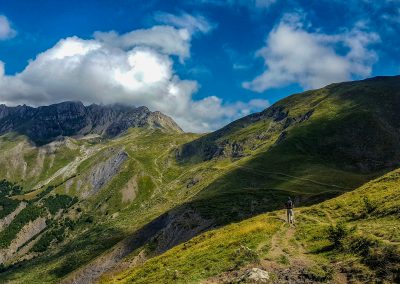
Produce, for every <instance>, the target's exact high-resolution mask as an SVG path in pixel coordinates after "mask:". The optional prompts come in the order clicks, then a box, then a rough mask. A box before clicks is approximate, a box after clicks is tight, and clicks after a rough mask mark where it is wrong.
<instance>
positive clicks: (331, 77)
mask: <svg viewBox="0 0 400 284" xmlns="http://www.w3.org/2000/svg"><path fill="white" fill-rule="evenodd" d="M379 40H380V39H379V36H378V35H377V34H375V33H371V32H367V31H366V30H365V27H364V25H363V24H362V23H358V24H357V25H356V26H355V27H354V28H353V29H351V30H347V31H344V32H342V33H340V34H334V35H328V34H323V33H319V32H309V31H307V29H306V27H305V25H304V24H303V19H302V18H301V17H300V16H299V15H297V14H288V15H286V16H285V17H284V18H283V19H282V21H281V22H280V23H279V24H278V25H277V26H276V27H275V28H274V29H273V30H272V31H271V32H270V33H269V35H268V38H267V40H266V45H265V47H263V48H262V49H260V50H259V51H258V52H257V54H256V55H257V56H259V57H261V58H263V60H264V63H265V67H266V70H265V71H264V72H263V73H262V74H261V75H259V76H257V77H256V78H255V79H254V80H252V81H250V82H245V83H243V86H244V87H245V88H247V89H250V90H253V91H256V92H263V91H265V90H267V89H271V88H277V87H282V86H286V85H289V84H291V83H299V84H300V85H301V86H302V87H304V88H318V87H321V86H324V85H326V84H328V83H332V82H339V81H345V80H348V79H351V78H352V77H354V76H355V77H365V76H368V75H370V74H371V71H372V65H373V63H375V62H376V60H377V54H376V53H375V52H374V51H372V50H369V49H368V47H369V46H370V45H371V44H374V43H376V42H378V41H379Z"/></svg>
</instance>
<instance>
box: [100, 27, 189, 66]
mask: <svg viewBox="0 0 400 284" xmlns="http://www.w3.org/2000/svg"><path fill="white" fill-rule="evenodd" d="M94 38H95V39H96V40H98V41H100V42H102V43H105V44H107V45H111V46H115V47H118V48H122V49H124V50H129V49H131V48H132V47H135V46H148V47H152V48H154V49H156V50H157V51H158V52H161V53H164V54H169V55H177V56H179V58H180V59H181V60H184V59H185V58H188V57H189V56H190V38H191V33H190V32H189V31H188V30H187V29H177V28H174V27H171V26H154V27H152V28H150V29H139V30H134V31H132V32H129V33H126V34H123V35H119V34H118V33H117V32H115V31H111V32H95V33H94Z"/></svg>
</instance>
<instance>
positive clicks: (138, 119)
mask: <svg viewBox="0 0 400 284" xmlns="http://www.w3.org/2000/svg"><path fill="white" fill-rule="evenodd" d="M130 127H141V128H148V129H161V130H163V131H172V132H178V133H179V132H182V130H181V129H180V127H179V126H178V125H177V124H176V123H175V122H174V121H173V120H172V119H171V118H170V117H168V116H166V115H164V114H162V113H161V112H158V111H156V112H151V111H150V110H149V109H148V108H147V107H138V108H136V107H129V106H123V105H109V106H103V105H96V104H92V105H89V106H84V105H83V104H82V103H81V102H62V103H59V104H54V105H50V106H43V107H38V108H33V107H29V106H25V105H24V106H17V107H7V106H5V105H0V134H5V133H8V132H17V133H19V134H21V135H26V136H28V137H29V138H30V139H31V140H32V141H33V142H35V143H37V144H45V143H48V142H51V141H53V140H55V139H57V138H60V137H63V136H84V135H88V134H97V135H100V136H104V137H108V138H111V137H115V136H118V135H120V134H122V133H124V132H125V131H127V130H128V128H130Z"/></svg>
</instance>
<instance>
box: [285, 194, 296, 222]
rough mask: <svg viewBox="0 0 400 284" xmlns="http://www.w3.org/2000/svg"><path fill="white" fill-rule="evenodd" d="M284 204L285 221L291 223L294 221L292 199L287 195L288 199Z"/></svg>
mask: <svg viewBox="0 0 400 284" xmlns="http://www.w3.org/2000/svg"><path fill="white" fill-rule="evenodd" d="M285 206H286V211H287V212H286V214H287V221H288V223H289V224H293V222H294V214H293V207H294V206H293V201H292V199H291V198H290V197H289V198H288V201H287V202H286V203H285Z"/></svg>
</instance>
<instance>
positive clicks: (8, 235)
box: [0, 205, 44, 248]
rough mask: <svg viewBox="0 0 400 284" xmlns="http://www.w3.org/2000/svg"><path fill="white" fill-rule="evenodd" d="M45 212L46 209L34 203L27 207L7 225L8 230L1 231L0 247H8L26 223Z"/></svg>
mask: <svg viewBox="0 0 400 284" xmlns="http://www.w3.org/2000/svg"><path fill="white" fill-rule="evenodd" d="M43 213H44V210H43V208H41V207H37V206H33V205H28V206H27V207H25V208H24V209H23V210H22V211H21V212H20V213H19V214H18V215H17V216H16V217H15V219H14V220H13V221H12V222H11V224H10V225H9V226H8V227H7V230H3V231H1V232H0V248H6V247H8V246H9V245H10V243H11V241H12V240H13V239H14V238H15V236H16V235H17V234H18V232H19V231H20V230H21V229H22V227H23V226H24V225H25V224H27V223H28V222H29V221H33V220H35V219H36V218H38V217H40V216H42V215H43Z"/></svg>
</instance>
